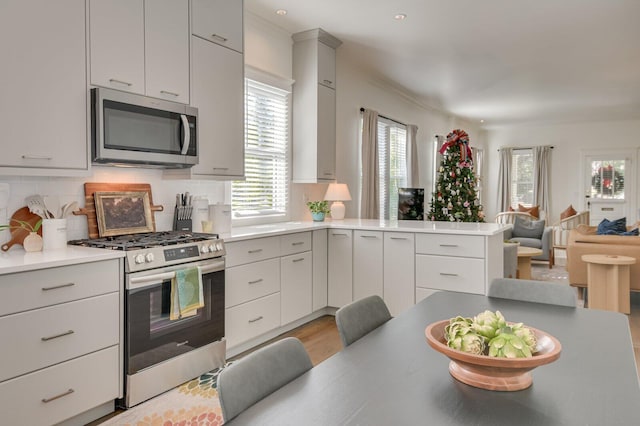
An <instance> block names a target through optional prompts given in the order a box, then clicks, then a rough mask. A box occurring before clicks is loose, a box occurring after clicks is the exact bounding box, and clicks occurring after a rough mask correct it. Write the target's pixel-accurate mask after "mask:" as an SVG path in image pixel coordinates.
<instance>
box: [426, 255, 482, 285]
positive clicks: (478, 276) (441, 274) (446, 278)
mask: <svg viewBox="0 0 640 426" xmlns="http://www.w3.org/2000/svg"><path fill="white" fill-rule="evenodd" d="M416 287H422V288H429V289H435V290H447V291H459V292H463V293H475V294H484V287H485V286H484V261H483V259H471V258H464V257H446V256H431V255H416Z"/></svg>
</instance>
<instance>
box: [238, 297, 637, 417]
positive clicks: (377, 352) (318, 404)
mask: <svg viewBox="0 0 640 426" xmlns="http://www.w3.org/2000/svg"><path fill="white" fill-rule="evenodd" d="M485 309H489V310H492V311H495V310H500V311H501V312H502V313H503V314H504V316H505V317H506V318H507V320H510V321H514V322H523V323H525V324H527V325H530V326H532V327H535V328H537V329H540V330H544V331H546V332H548V333H550V334H552V335H553V336H555V337H556V338H558V340H559V341H560V342H561V344H562V354H561V356H560V358H559V359H558V360H557V361H555V362H553V363H552V364H548V365H544V366H541V367H538V368H536V369H534V370H533V371H532V373H533V385H532V386H531V387H530V388H528V389H525V390H522V391H516V392H495V391H487V390H483V389H477V388H474V387H471V386H467V385H465V384H463V383H460V382H458V381H457V380H455V379H454V378H453V377H451V376H450V375H449V371H448V363H449V359H448V358H447V357H446V356H444V355H442V354H441V353H439V352H436V351H435V350H433V349H432V348H431V347H430V346H429V345H428V344H427V342H426V339H425V337H424V330H425V327H426V326H427V325H428V324H430V323H432V322H434V321H438V320H442V319H448V318H450V317H453V316H455V315H458V314H459V315H463V316H474V315H476V314H478V313H480V312H482V311H484V310H485ZM638 405H640V386H639V382H638V376H637V371H636V365H635V360H634V356H633V345H632V342H631V334H630V331H629V324H628V319H627V317H626V316H625V315H623V314H619V313H614V312H606V311H598V310H589V309H582V308H566V307H559V306H552V305H544V304H537V303H527V302H519V301H513V300H505V299H494V298H488V297H485V296H477V295H471V294H463V293H449V292H440V293H436V294H434V295H432V296H430V297H428V298H426V299H424V300H423V301H422V302H420V303H418V304H417V305H416V306H414V307H413V308H411V309H409V310H407V311H405V312H404V313H402V314H400V315H399V316H398V317H396V318H394V319H393V320H391V321H389V322H387V323H386V324H384V325H383V326H381V327H379V328H378V329H376V330H375V331H373V332H371V333H370V334H368V335H367V336H365V337H364V338H362V339H360V340H359V341H357V342H355V343H354V344H352V345H351V346H349V347H348V348H346V349H344V350H343V351H341V352H339V353H337V354H335V355H334V356H332V357H331V358H329V359H327V360H326V361H324V362H322V363H320V364H319V365H317V366H315V367H314V368H313V369H312V370H310V371H309V372H308V373H306V374H304V375H303V376H301V377H300V378H298V379H297V380H295V381H293V382H291V383H289V384H288V385H286V386H284V387H283V388H281V389H279V390H278V391H276V392H275V393H273V394H271V395H270V396H268V397H267V398H265V399H263V400H262V401H259V402H258V403H257V404H255V405H253V406H252V407H250V408H249V409H248V410H246V411H245V412H243V413H242V414H240V415H239V416H238V417H236V418H235V419H233V420H232V421H231V422H229V424H232V425H243V424H246V425H418V424H430V425H632V424H640V411H638Z"/></svg>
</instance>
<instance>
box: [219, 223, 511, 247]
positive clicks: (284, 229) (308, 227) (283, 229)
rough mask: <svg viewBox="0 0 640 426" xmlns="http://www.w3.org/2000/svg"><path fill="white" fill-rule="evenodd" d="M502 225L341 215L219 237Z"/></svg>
mask: <svg viewBox="0 0 640 426" xmlns="http://www.w3.org/2000/svg"><path fill="white" fill-rule="evenodd" d="M505 227H506V226H505V225H501V224H498V223H476V222H430V221H413V220H394V221H391V220H377V219H344V220H325V221H324V222H312V221H304V222H281V223H270V224H265V225H254V226H240V227H234V228H232V229H231V232H230V233H226V234H221V235H220V237H221V238H223V239H224V240H225V241H226V242H232V241H241V240H248V239H251V238H259V237H269V236H274V235H283V234H290V233H293V232H303V231H312V230H314V229H327V228H332V229H357V230H366V231H397V232H416V233H432V234H458V235H495V234H498V233H501V232H503V231H504V229H505Z"/></svg>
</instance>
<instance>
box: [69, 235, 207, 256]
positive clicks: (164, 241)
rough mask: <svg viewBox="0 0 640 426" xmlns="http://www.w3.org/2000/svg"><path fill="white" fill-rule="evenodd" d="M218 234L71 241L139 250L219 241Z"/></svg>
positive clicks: (82, 244) (118, 236)
mask: <svg viewBox="0 0 640 426" xmlns="http://www.w3.org/2000/svg"><path fill="white" fill-rule="evenodd" d="M217 238H218V235H217V234H201V233H197V232H185V231H161V232H149V233H144V234H129V235H117V236H110V237H103V238H94V239H88V240H73V241H69V244H71V245H77V246H84V247H94V248H104V249H110V250H124V251H128V250H138V249H145V248H150V247H161V246H170V245H177V244H188V243H195V242H198V241H205V240H212V239H217Z"/></svg>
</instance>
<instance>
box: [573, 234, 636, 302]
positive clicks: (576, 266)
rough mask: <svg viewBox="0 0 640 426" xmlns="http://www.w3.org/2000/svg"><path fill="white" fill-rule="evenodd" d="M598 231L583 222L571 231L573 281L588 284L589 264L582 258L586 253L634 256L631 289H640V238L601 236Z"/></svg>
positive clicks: (575, 284) (582, 285)
mask: <svg viewBox="0 0 640 426" xmlns="http://www.w3.org/2000/svg"><path fill="white" fill-rule="evenodd" d="M629 228H630V227H629ZM596 230H597V227H595V226H588V225H584V224H583V225H578V227H577V228H575V229H572V230H571V231H569V241H568V244H567V271H568V272H569V283H571V285H573V286H576V287H587V264H586V263H585V262H583V261H582V255H584V254H611V255H618V256H630V257H633V258H635V259H636V260H637V262H636V263H635V264H634V265H631V278H630V283H629V284H630V289H631V291H640V237H638V236H622V235H597V234H596Z"/></svg>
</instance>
